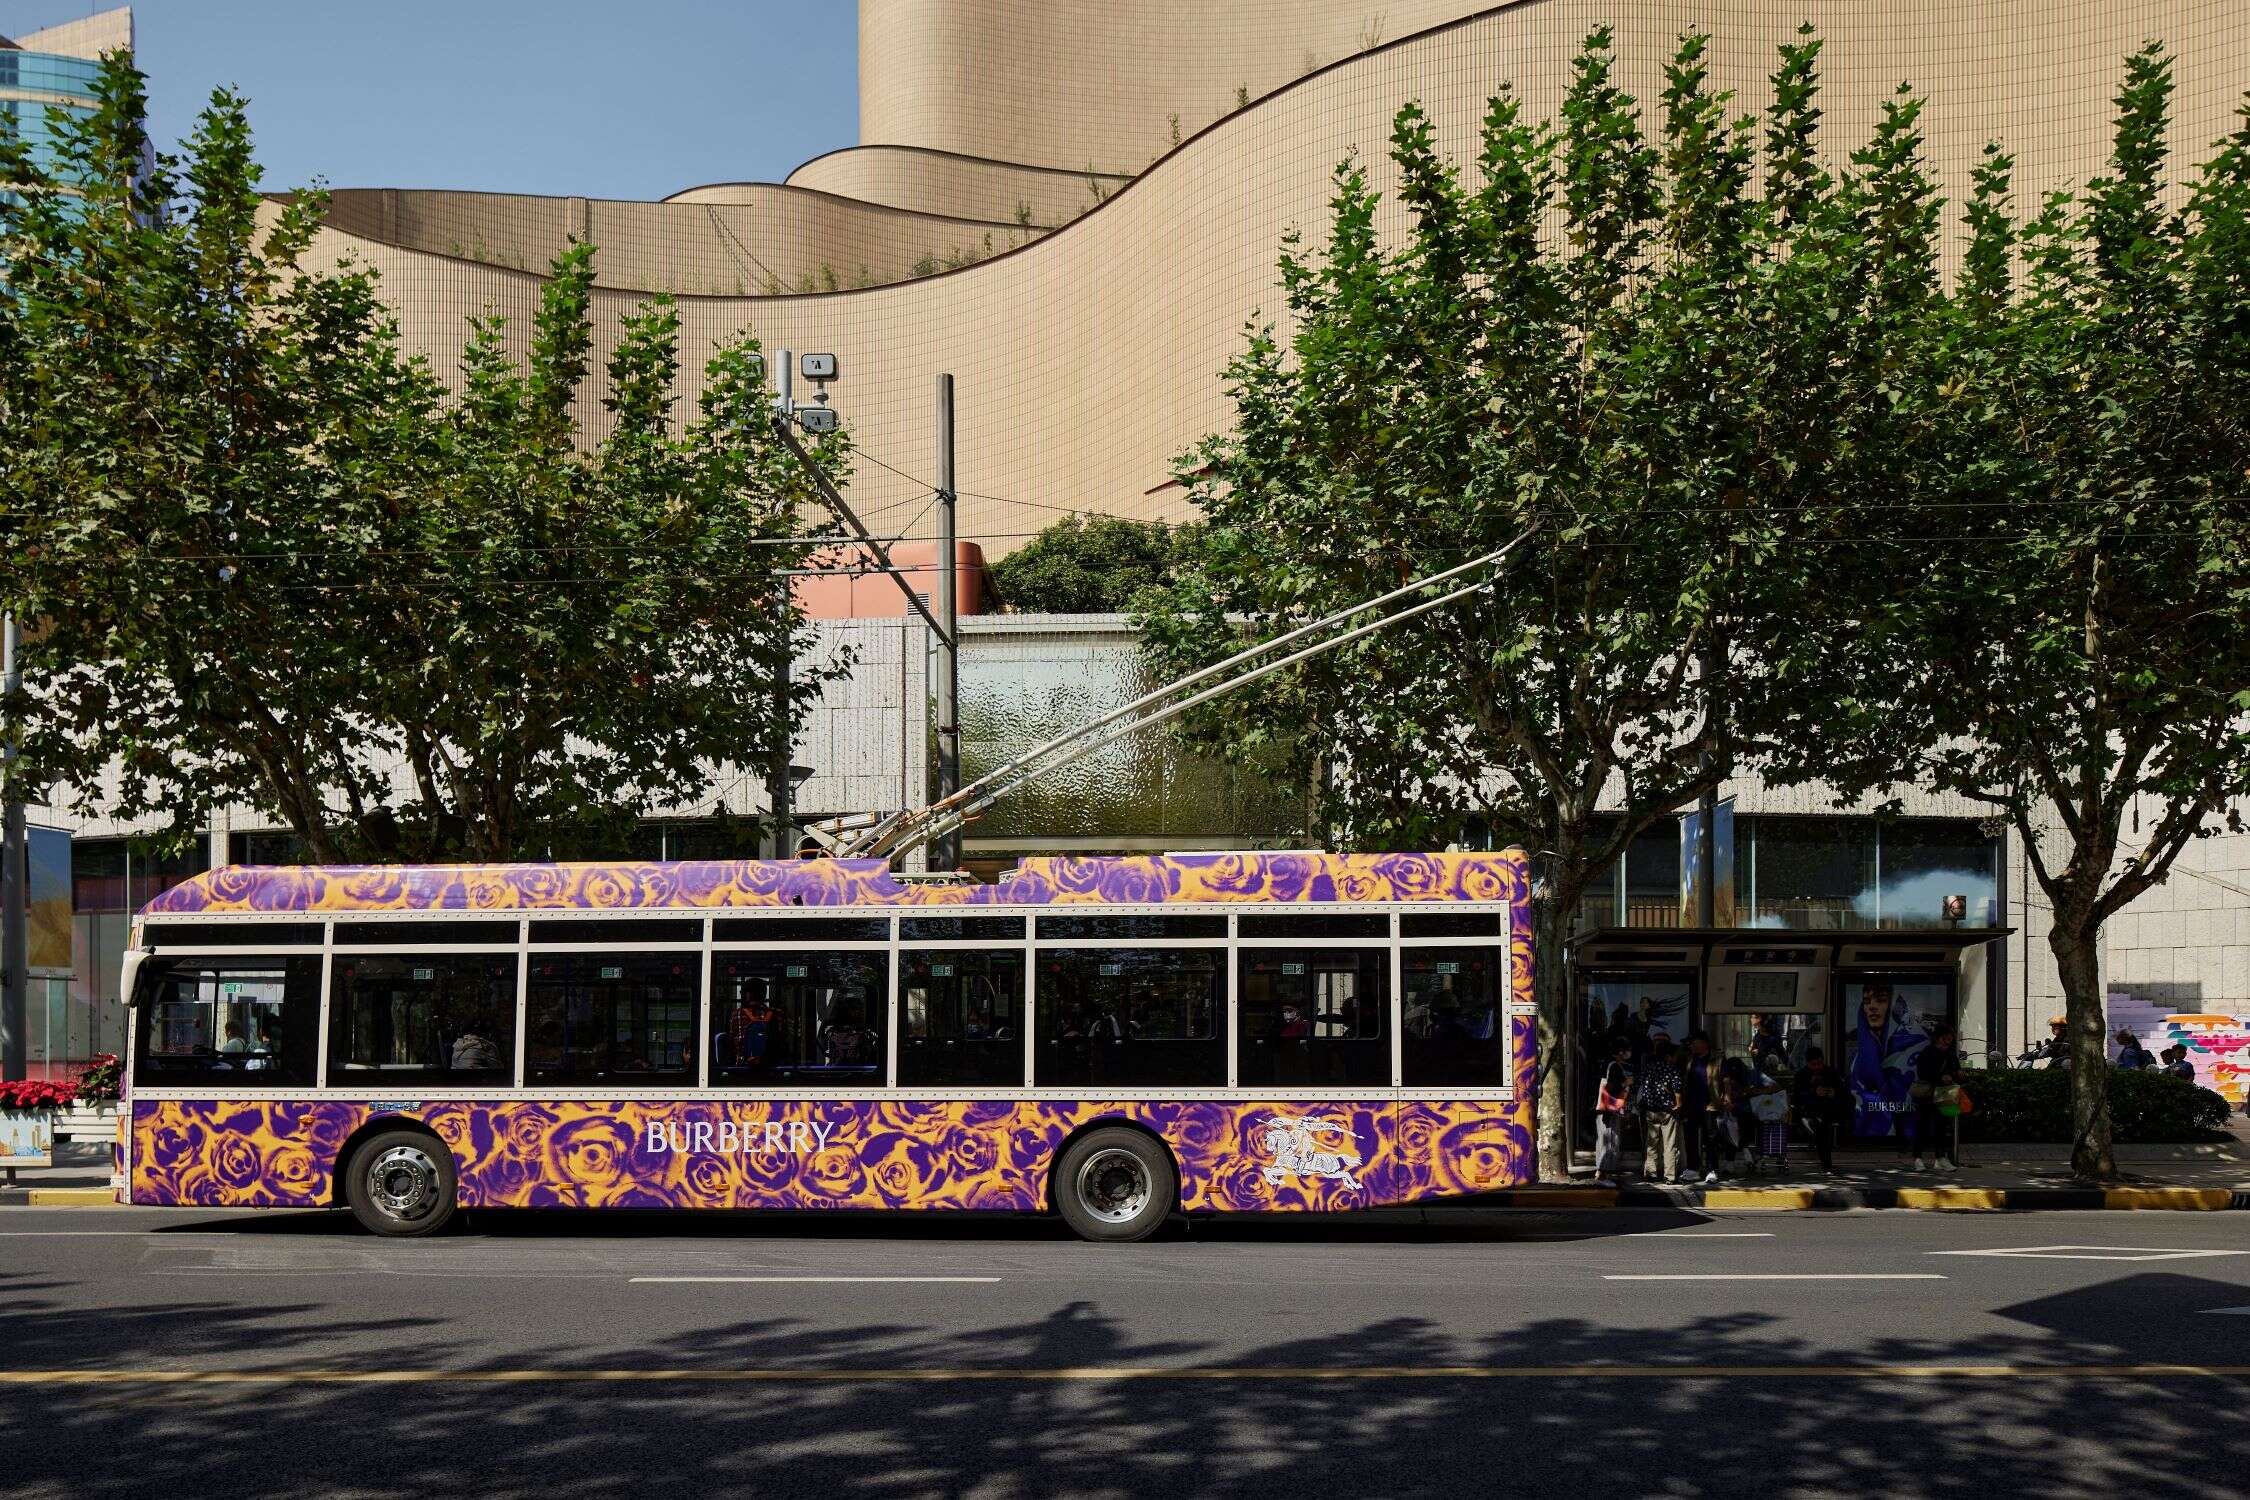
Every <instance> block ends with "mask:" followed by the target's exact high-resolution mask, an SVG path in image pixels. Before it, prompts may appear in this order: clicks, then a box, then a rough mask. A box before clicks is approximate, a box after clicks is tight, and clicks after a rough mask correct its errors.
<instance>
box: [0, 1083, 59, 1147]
mask: <svg viewBox="0 0 2250 1500" xmlns="http://www.w3.org/2000/svg"><path fill="white" fill-rule="evenodd" d="M77 1097H78V1085H77V1084H75V1083H50V1082H48V1081H47V1080H46V1079H43V1078H42V1079H17V1080H14V1081H13V1082H7V1083H0V1166H5V1167H44V1166H51V1165H53V1164H54V1160H55V1111H56V1110H58V1109H62V1108H64V1107H65V1106H67V1105H68V1104H69V1103H70V1102H71V1101H72V1100H73V1099H76V1098H77Z"/></svg>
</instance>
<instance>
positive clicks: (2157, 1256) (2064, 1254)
mask: <svg viewBox="0 0 2250 1500" xmlns="http://www.w3.org/2000/svg"><path fill="white" fill-rule="evenodd" d="M1925 1253H1927V1254H1930V1255H1961V1256H1982V1257H1985V1258H1988V1259H2014V1260H2125V1261H2135V1260H2204V1259H2208V1258H2209V1257H2211V1256H2214V1255H2250V1250H2165V1249H2159V1248H2157V1247H2155V1246H2152V1245H2022V1246H2016V1247H2012V1248H2009V1249H2002V1250H1931V1251H1927V1252H1925Z"/></svg>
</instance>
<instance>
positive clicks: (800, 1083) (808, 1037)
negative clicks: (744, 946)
mask: <svg viewBox="0 0 2250 1500" xmlns="http://www.w3.org/2000/svg"><path fill="white" fill-rule="evenodd" d="M889 972H890V969H889V964H888V962H887V959H886V956H885V955H884V954H881V953H852V952H835V953H794V952H786V951H781V952H760V953H722V954H720V955H719V956H718V958H717V960H716V961H715V962H714V963H713V965H712V978H711V1034H710V1039H709V1047H710V1052H711V1082H712V1084H713V1085H714V1086H716V1087H720V1088H771V1087H777V1086H787V1087H796V1088H804V1087H808V1086H812V1085H817V1084H838V1085H842V1086H847V1087H853V1088H866V1087H869V1086H871V1085H876V1084H880V1083H881V1082H882V1081H883V1065H884V1041H883V1027H884V1026H885V1025H886V1024H887V1023H888V1018H889V1015H890V983H889Z"/></svg>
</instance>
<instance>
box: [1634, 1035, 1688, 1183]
mask: <svg viewBox="0 0 2250 1500" xmlns="http://www.w3.org/2000/svg"><path fill="white" fill-rule="evenodd" d="M1683 1087H1684V1084H1683V1080H1682V1079H1681V1077H1680V1067H1679V1064H1678V1063H1677V1062H1676V1061H1674V1059H1673V1056H1672V1039H1671V1038H1670V1037H1668V1036H1666V1035H1665V1034H1664V1033H1663V1032H1661V1031H1659V1032H1657V1033H1656V1034H1655V1035H1653V1036H1651V1037H1650V1038H1649V1055H1648V1061H1647V1062H1646V1063H1645V1064H1643V1066H1642V1068H1641V1076H1640V1082H1639V1083H1638V1084H1637V1085H1636V1087H1635V1089H1634V1098H1635V1102H1636V1103H1638V1104H1639V1105H1640V1109H1641V1175H1642V1176H1643V1177H1646V1178H1648V1179H1649V1180H1650V1181H1652V1182H1670V1181H1672V1180H1674V1179H1676V1178H1677V1177H1678V1176H1679V1175H1680V1103H1681V1098H1680V1096H1681V1093H1682V1090H1683Z"/></svg>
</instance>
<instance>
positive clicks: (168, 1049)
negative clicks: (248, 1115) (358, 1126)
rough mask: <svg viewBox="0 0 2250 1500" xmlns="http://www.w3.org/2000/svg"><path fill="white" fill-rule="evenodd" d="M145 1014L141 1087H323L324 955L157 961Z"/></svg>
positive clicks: (149, 966)
mask: <svg viewBox="0 0 2250 1500" xmlns="http://www.w3.org/2000/svg"><path fill="white" fill-rule="evenodd" d="M138 1004H139V1006H140V1009H141V1023H140V1025H139V1026H137V1027H136V1028H135V1033H136V1043H135V1051H136V1056H135V1058H134V1061H133V1076H134V1078H135V1080H136V1081H138V1082H141V1083H146V1084H151V1085H157V1086H163V1085H167V1084H189V1083H217V1082H219V1081H221V1080H224V1081H225V1082H227V1083H230V1084H234V1085H237V1086H240V1087H245V1088H275V1087H303V1086H306V1085H309V1084H310V1083H312V1081H313V1074H314V1058H315V1052H316V1050H317V1048H318V1039H319V1034H320V959H319V957H318V956H317V955H312V954H298V955H295V956H293V957H286V958H163V957H159V958H154V959H151V960H150V961H149V962H147V963H146V964H144V965H142V967H141V974H140V981H139V985H138Z"/></svg>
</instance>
